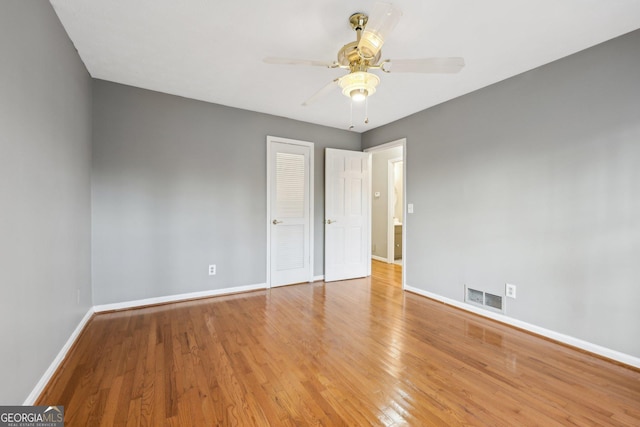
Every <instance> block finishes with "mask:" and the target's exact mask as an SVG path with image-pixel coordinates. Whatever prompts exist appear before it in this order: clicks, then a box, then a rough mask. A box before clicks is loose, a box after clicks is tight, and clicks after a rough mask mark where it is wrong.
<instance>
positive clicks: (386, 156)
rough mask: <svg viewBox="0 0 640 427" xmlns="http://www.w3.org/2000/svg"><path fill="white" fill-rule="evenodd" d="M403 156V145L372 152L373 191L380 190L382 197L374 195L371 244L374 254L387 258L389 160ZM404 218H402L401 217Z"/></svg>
mask: <svg viewBox="0 0 640 427" xmlns="http://www.w3.org/2000/svg"><path fill="white" fill-rule="evenodd" d="M398 157H402V147H394V148H390V149H388V150H383V151H376V152H373V153H372V160H371V163H372V167H371V170H372V176H371V191H372V192H373V193H376V192H379V193H380V197H379V198H375V197H373V196H372V203H371V204H372V207H371V224H372V227H371V245H372V246H374V245H375V250H372V253H373V255H377V256H379V257H383V258H387V232H388V229H387V227H388V225H387V224H388V222H387V221H388V216H389V173H388V161H389V160H391V159H395V158H398ZM400 219H401V220H402V218H400Z"/></svg>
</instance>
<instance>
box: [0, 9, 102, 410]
mask: <svg viewBox="0 0 640 427" xmlns="http://www.w3.org/2000/svg"><path fill="white" fill-rule="evenodd" d="M0 52H1V53H2V59H1V60H0V61H1V62H0V338H1V340H2V344H1V345H0V379H1V380H0V404H2V405H8V404H22V403H23V402H24V400H25V398H26V397H27V396H28V395H29V393H30V392H31V391H32V390H33V388H34V387H35V386H36V384H37V382H38V381H39V379H40V378H41V377H42V375H43V374H44V372H45V371H46V369H47V368H48V367H49V365H50V364H51V362H52V361H53V360H54V358H55V356H56V355H57V354H58V352H59V351H60V350H61V349H62V347H63V345H64V344H65V342H66V341H67V339H68V338H69V337H70V335H71V333H72V332H73V330H74V329H75V328H76V326H77V325H78V323H79V322H80V320H81V319H82V317H83V316H84V315H85V314H86V313H87V311H88V310H89V308H90V307H91V305H92V296H91V283H90V279H91V277H90V267H91V265H90V254H89V252H90V232H91V230H90V200H91V199H90V167H91V151H90V150H91V79H90V77H89V74H88V73H87V71H86V69H85V67H84V65H83V64H82V62H81V61H80V59H79V57H78V55H77V54H76V51H75V49H74V47H73V45H72V44H71V42H70V41H69V39H68V38H67V35H66V33H65V31H64V29H63V28H62V25H60V22H59V21H58V18H57V17H56V15H55V12H54V11H53V9H52V7H51V5H50V4H49V2H45V1H2V2H0ZM78 290H79V291H80V304H77V302H76V293H77V291H78ZM52 403H55V402H52Z"/></svg>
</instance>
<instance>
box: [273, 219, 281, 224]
mask: <svg viewBox="0 0 640 427" xmlns="http://www.w3.org/2000/svg"><path fill="white" fill-rule="evenodd" d="M271 223H272V224H273V225H278V224H280V223H282V221H278V220H277V219H274V220H273V221H271Z"/></svg>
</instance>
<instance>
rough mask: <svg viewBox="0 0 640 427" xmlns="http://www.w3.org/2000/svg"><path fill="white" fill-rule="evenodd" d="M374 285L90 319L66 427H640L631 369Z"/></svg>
mask: <svg viewBox="0 0 640 427" xmlns="http://www.w3.org/2000/svg"><path fill="white" fill-rule="evenodd" d="M401 278H402V267H401V266H398V265H395V264H386V263H381V262H376V261H374V263H373V266H372V276H371V277H370V278H366V279H357V280H348V281H342V282H333V283H314V284H304V285H295V286H287V287H282V288H274V289H270V290H265V291H258V292H251V293H245V294H236V295H228V296H223V297H216V298H209V299H202V300H196V301H189V302H183V303H174V304H167V305H163V306H155V307H147V308H142V309H137V310H127V311H120V312H112V313H103V314H98V315H95V316H94V317H93V318H92V319H91V320H90V321H89V322H88V324H87V326H86V329H85V330H84V331H83V333H82V334H81V335H80V337H79V339H78V341H77V342H76V344H75V345H74V346H73V348H72V350H71V352H70V353H69V355H68V357H67V358H66V359H65V361H64V363H63V364H62V366H61V369H59V371H58V372H57V373H56V374H55V375H54V377H53V379H52V380H51V382H50V384H49V385H48V386H47V387H46V388H45V391H44V392H43V393H42V395H41V396H40V398H39V399H38V402H37V403H38V404H41V405H54V404H55V405H64V406H65V422H66V425H67V426H87V425H109V426H112V425H122V426H138V425H145V426H146V425H155V426H233V425H237V426H269V425H271V426H305V425H323V426H361V425H384V426H401V425H412V426H413V425H429V426H431V425H435V426H439V425H447V426H451V425H478V426H483V425H496V426H511V425H522V426H526V425H545V426H554V425H559V426H560V425H588V426H591V425H613V426H637V425H640V371H638V370H637V369H631V368H628V367H625V366H622V365H619V364H616V363H612V362H609V361H606V360H604V359H601V358H598V357H595V356H593V355H589V354H587V353H584V352H582V351H578V350H574V349H571V348H568V347H566V346H563V345H560V344H557V343H554V342H551V341H549V340H546V339H543V338H540V337H537V336H534V335H531V334H528V333H526V332H524V331H520V330H517V329H514V328H511V327H509V326H507V325H503V324H500V323H497V322H493V321H490V320H487V319H485V318H482V317H479V316H475V315H473V314H470V313H467V312H464V311H462V310H458V309H454V308H451V307H448V306H446V305H444V304H441V303H439V302H435V301H432V300H429V299H427V298H424V297H421V296H418V295H415V294H411V293H406V292H403V291H402V289H401V287H400V281H401Z"/></svg>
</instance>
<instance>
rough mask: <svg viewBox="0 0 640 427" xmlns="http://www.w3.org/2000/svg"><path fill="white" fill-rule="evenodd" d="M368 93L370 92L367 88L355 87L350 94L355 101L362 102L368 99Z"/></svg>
mask: <svg viewBox="0 0 640 427" xmlns="http://www.w3.org/2000/svg"><path fill="white" fill-rule="evenodd" d="M368 95H369V94H368V93H367V90H366V89H355V90H352V91H351V93H350V94H349V96H350V97H351V99H352V100H353V101H354V102H362V101H364V100H365V99H367V96H368Z"/></svg>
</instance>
